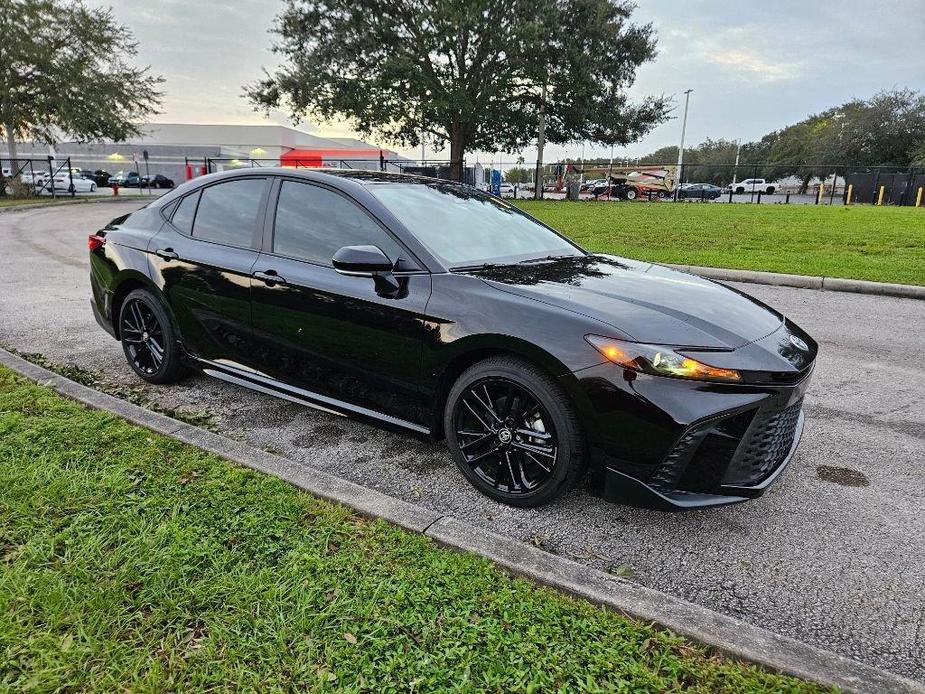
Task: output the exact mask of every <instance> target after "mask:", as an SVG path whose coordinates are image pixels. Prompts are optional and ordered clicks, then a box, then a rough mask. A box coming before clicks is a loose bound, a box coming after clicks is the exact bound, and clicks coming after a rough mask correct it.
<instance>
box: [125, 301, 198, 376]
mask: <svg viewBox="0 0 925 694" xmlns="http://www.w3.org/2000/svg"><path fill="white" fill-rule="evenodd" d="M119 338H120V340H121V342H122V351H124V352H125V358H126V360H127V361H128V363H129V366H131V367H132V370H133V371H134V372H135V373H136V374H138V375H139V376H140V377H141V378H143V379H144V380H146V381H148V383H173V382H174V381H177V380H179V378H180V376H181V375H182V374H183V364H182V362H181V358H180V349H179V347H178V346H177V335H176V332H175V331H174V329H173V325H172V324H171V322H170V319H169V317H168V316H167V311H166V310H165V309H164V307H163V306H162V305H161V302H160V301H159V300H158V298H157V297H156V296H154V294H153V293H152V292H150V291H149V290H147V289H136V290H135V291H133V292H131V293H130V294H129V295H128V296H127V297H125V300H124V301H123V302H122V307H121V308H120V310H119Z"/></svg>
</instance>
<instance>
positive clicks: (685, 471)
mask: <svg viewBox="0 0 925 694" xmlns="http://www.w3.org/2000/svg"><path fill="white" fill-rule="evenodd" d="M802 405H803V402H802V401H799V402H796V403H794V404H793V405H790V406H789V407H787V408H785V409H783V410H775V409H771V408H768V409H752V410H746V411H744V412H740V413H739V414H735V415H732V416H730V417H726V418H724V419H721V420H719V421H716V420H713V421H711V422H708V423H705V424H701V425H699V426H697V427H694V428H692V429H689V430H688V431H687V432H685V433H684V435H683V436H682V437H681V439H680V440H679V441H678V443H677V444H675V447H674V448H673V449H672V450H671V452H670V453H669V454H668V455H667V456H665V459H664V460H663V461H662V463H661V465H659V467H658V468H656V470H655V471H654V472H653V473H652V475H651V477H650V478H649V484H650V485H651V486H652V487H654V488H655V489H658V490H659V491H661V492H663V493H666V492H671V491H675V490H681V491H688V492H703V493H717V492H719V491H720V487H721V486H722V485H735V486H741V487H748V486H753V485H756V484H759V483H761V482H762V481H763V480H764V479H765V478H766V477H767V476H768V475H770V474H771V473H772V472H773V471H774V470H775V469H777V467H778V466H779V465H780V464H781V463H782V462H783V461H784V458H786V457H787V454H788V453H789V452H790V448H791V447H792V446H793V439H794V436H795V435H796V427H797V422H798V421H799V418H800V409H801V407H802Z"/></svg>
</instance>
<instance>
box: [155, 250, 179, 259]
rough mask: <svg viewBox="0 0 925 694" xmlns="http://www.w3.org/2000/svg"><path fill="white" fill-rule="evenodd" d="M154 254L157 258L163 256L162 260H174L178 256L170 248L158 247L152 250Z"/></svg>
mask: <svg viewBox="0 0 925 694" xmlns="http://www.w3.org/2000/svg"><path fill="white" fill-rule="evenodd" d="M154 255H156V256H157V257H158V258H163V259H164V260H176V259H177V258H179V257H180V254H179V253H175V252H174V250H173V249H172V248H158V249H157V250H156V251H154Z"/></svg>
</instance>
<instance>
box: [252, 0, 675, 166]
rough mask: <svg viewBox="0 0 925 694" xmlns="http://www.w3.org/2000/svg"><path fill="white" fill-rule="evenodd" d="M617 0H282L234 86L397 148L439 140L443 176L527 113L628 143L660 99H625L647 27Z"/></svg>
mask: <svg viewBox="0 0 925 694" xmlns="http://www.w3.org/2000/svg"><path fill="white" fill-rule="evenodd" d="M632 9H633V6H632V5H631V4H630V3H629V2H625V1H624V0H510V1H509V2H496V1H495V0H469V1H468V2H460V1H459V0H432V1H430V2H423V1H422V0H286V4H285V8H284V10H283V12H282V13H281V14H280V15H279V16H278V17H277V18H276V22H275V25H274V27H273V33H275V34H276V41H275V43H274V46H273V50H274V52H275V53H277V54H279V55H281V56H282V57H283V58H284V62H283V65H282V66H281V67H280V68H278V69H277V70H276V71H275V72H274V73H273V74H269V73H267V74H266V76H265V78H264V79H262V80H260V81H258V82H257V83H255V84H252V85H248V86H246V87H245V95H246V96H247V98H249V99H250V100H251V102H252V103H253V104H254V106H255V108H257V109H258V110H265V111H269V110H271V109H276V108H288V110H289V111H290V112H291V114H292V116H293V119H294V120H295V121H298V120H300V119H301V118H302V117H304V116H306V115H309V116H312V117H315V118H318V119H320V120H324V121H330V120H333V119H335V118H340V119H346V120H348V122H350V124H351V125H352V126H353V128H354V129H355V130H357V131H359V132H360V133H362V134H363V135H366V136H369V135H373V134H376V135H379V136H381V137H383V138H385V139H386V140H388V141H390V142H392V143H395V144H398V145H404V146H407V147H415V146H417V145H418V144H419V143H420V138H421V137H422V135H423V134H429V135H432V136H434V137H435V138H436V139H437V140H438V141H439V142H440V143H447V142H448V143H449V146H450V161H451V171H452V176H453V177H454V178H456V179H460V178H461V176H462V165H463V157H464V155H465V152H466V151H472V150H485V151H497V150H502V151H514V150H517V149H520V148H522V147H524V146H526V145H527V144H529V143H530V142H531V141H532V140H533V137H534V134H535V133H536V129H537V122H538V117H539V115H540V113H544V114H545V119H546V138H547V140H549V141H550V142H560V143H564V142H569V141H575V140H590V141H592V142H598V143H601V144H607V145H609V144H615V145H622V144H627V143H629V142H631V141H633V140H635V139H636V138H638V137H640V136H641V135H643V134H644V133H646V132H647V131H648V130H649V129H650V128H652V127H653V126H654V125H656V124H657V123H659V122H661V121H662V120H664V119H665V117H666V115H667V100H666V99H664V98H662V97H657V98H656V97H650V98H647V99H644V100H643V101H642V102H641V103H639V104H631V103H630V102H629V100H628V98H627V96H626V93H625V91H626V89H627V88H628V87H629V86H630V85H631V84H632V83H633V81H634V78H635V70H636V68H637V67H638V66H639V65H640V64H642V63H644V62H646V61H648V60H651V59H652V58H653V57H654V55H655V39H654V36H653V31H652V27H651V26H650V25H644V26H637V25H633V24H631V23H630V22H629V17H630V14H631V12H632Z"/></svg>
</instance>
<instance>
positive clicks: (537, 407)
mask: <svg viewBox="0 0 925 694" xmlns="http://www.w3.org/2000/svg"><path fill="white" fill-rule="evenodd" d="M443 425H444V431H445V432H446V440H447V445H448V447H449V449H450V452H451V454H452V455H453V459H454V460H455V461H456V465H457V467H458V468H459V470H460V472H462V474H463V476H464V477H465V478H466V479H467V480H469V482H470V483H471V484H472V486H474V487H475V488H476V489H478V490H479V491H480V492H482V493H483V494H484V495H485V496H488V497H489V498H491V499H494V500H495V501H500V502H502V503H504V504H508V505H510V506H518V507H533V506H541V505H543V504H545V503H548V502H550V501H552V500H553V499H554V498H555V497H557V496H559V495H560V494H562V493H563V492H565V491H566V490H568V489H570V488H571V487H572V486H574V485H575V483H576V482H578V481H579V480H580V479H581V478H582V477H583V476H584V473H585V470H586V468H587V453H586V450H585V440H584V434H583V432H582V430H581V427H580V425H579V423H578V419H577V416H576V414H575V410H574V408H573V407H572V405H571V403H570V402H569V400H568V397H567V396H566V394H565V392H564V391H563V390H562V389H561V388H560V387H559V385H558V384H557V383H556V382H555V381H553V380H552V379H551V378H550V377H549V376H547V375H546V374H545V373H544V372H542V371H540V370H539V369H538V368H536V367H535V366H533V365H532V364H530V363H529V362H526V361H524V360H522V359H518V358H516V357H492V358H490V359H486V360H484V361H480V362H478V363H477V364H474V365H473V366H471V367H469V368H468V369H466V371H464V372H463V373H462V375H460V377H459V378H458V379H457V380H456V383H455V384H453V387H452V389H451V390H450V393H449V395H448V397H447V402H446V408H445V410H444V416H443ZM524 432H534V434H535V435H528V434H526V433H524Z"/></svg>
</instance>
